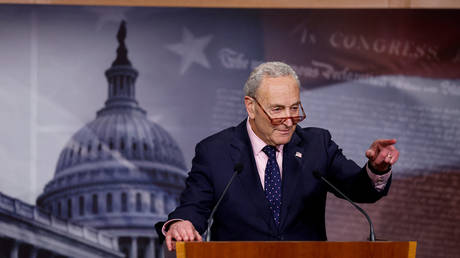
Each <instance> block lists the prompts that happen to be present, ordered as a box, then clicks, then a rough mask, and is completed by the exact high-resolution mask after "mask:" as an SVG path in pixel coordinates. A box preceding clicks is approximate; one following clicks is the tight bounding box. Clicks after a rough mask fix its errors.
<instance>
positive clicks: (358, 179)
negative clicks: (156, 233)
mask: <svg viewBox="0 0 460 258" xmlns="http://www.w3.org/2000/svg"><path fill="white" fill-rule="evenodd" d="M244 91H245V96H244V104H245V106H246V111H247V113H248V117H247V119H245V120H244V121H242V122H241V123H240V124H239V125H237V126H236V127H231V128H228V129H225V130H223V131H221V132H219V133H217V134H214V135H212V136H209V137H208V138H206V139H204V140H203V141H201V142H200V143H198V144H197V146H196V153H195V157H194V159H193V161H192V168H191V171H190V173H189V175H188V178H187V180H186V188H185V190H184V192H183V193H182V195H181V198H180V205H179V207H177V208H176V209H175V210H174V211H173V212H172V213H171V214H169V217H168V221H167V222H166V223H165V224H164V225H163V227H162V231H163V232H162V233H163V234H164V235H165V237H166V245H167V247H168V249H169V250H173V249H174V248H175V245H174V241H202V237H201V234H203V233H204V231H206V228H207V224H208V218H209V216H210V213H211V210H212V209H213V207H214V206H215V205H216V202H217V201H218V199H219V197H220V196H221V195H222V193H223V191H224V188H225V186H226V185H227V183H228V182H229V180H230V178H231V177H232V175H233V174H234V169H235V167H236V166H237V167H238V170H241V171H240V173H238V174H237V176H236V177H235V180H234V181H233V183H232V184H231V186H230V187H229V188H228V192H226V194H225V195H224V197H223V199H222V201H221V203H220V206H219V207H218V209H217V210H216V212H215V214H214V224H213V226H212V228H211V233H212V235H211V236H212V240H216V241H219V240H226V241H233V240H236V241H254V240H255V241H279V240H326V239H327V238H326V229H325V214H324V213H325V206H326V194H327V192H328V191H329V190H330V189H329V188H328V187H327V186H326V185H325V184H324V183H323V182H322V181H320V180H318V179H316V178H315V177H314V175H313V171H318V172H319V173H320V174H321V175H322V176H324V177H325V178H327V179H328V180H329V181H331V182H332V183H333V184H334V185H336V186H337V187H338V188H339V189H340V190H341V191H342V192H344V193H345V194H346V195H347V196H349V197H350V198H351V199H352V200H353V201H356V202H375V201H377V200H379V199H380V198H381V197H383V196H384V195H386V194H387V192H388V189H389V186H390V180H391V165H393V164H394V163H395V162H396V161H397V160H398V156H399V152H398V150H397V149H396V148H395V147H394V144H395V143H396V140H394V139H381V140H376V141H375V142H373V143H372V144H371V146H370V148H369V149H368V150H367V151H366V156H367V157H368V158H369V161H368V162H367V163H366V165H365V166H364V167H362V168H361V167H359V166H358V165H357V164H356V163H355V162H354V161H352V160H349V159H347V158H346V157H345V156H344V155H343V154H342V151H341V149H340V148H339V147H338V146H337V144H336V143H335V142H334V141H332V140H331V135H330V133H329V132H328V131H327V130H324V129H320V128H308V127H307V128H301V127H300V126H298V125H297V124H298V123H299V122H301V121H302V120H304V119H305V112H304V110H303V107H302V103H301V102H300V82H299V79H298V77H297V75H296V73H295V72H294V70H293V69H292V68H291V67H290V66H288V65H287V64H284V63H281V62H267V63H263V64H261V65H259V66H258V67H256V68H255V69H254V71H253V72H252V73H251V75H250V76H249V79H248V80H247V82H246V84H245V86H244ZM237 164H238V165H237ZM334 193H335V192H334ZM339 197H340V196H339Z"/></svg>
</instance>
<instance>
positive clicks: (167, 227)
mask: <svg viewBox="0 0 460 258" xmlns="http://www.w3.org/2000/svg"><path fill="white" fill-rule="evenodd" d="M178 221H183V219H170V220H168V221H166V222H165V224H163V227H162V228H161V233H163V236H166V233H167V232H168V230H169V227H170V226H171V225H172V224H173V223H174V222H178Z"/></svg>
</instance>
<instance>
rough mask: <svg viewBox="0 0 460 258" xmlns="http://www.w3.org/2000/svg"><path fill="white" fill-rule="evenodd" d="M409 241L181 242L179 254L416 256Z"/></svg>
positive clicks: (188, 257) (224, 257) (187, 257)
mask: <svg viewBox="0 0 460 258" xmlns="http://www.w3.org/2000/svg"><path fill="white" fill-rule="evenodd" d="M416 246H417V243H416V242H415V241H408V242H393V241H382V242H325V241H318V242H317V241H311V242H305V241H292V242H288V241H282V242H270V241H260V242H178V243H177V244H176V250H177V251H176V257H177V258H196V257H200V258H206V257H219V258H230V257H231V258H258V257H261V258H262V257H263V258H286V257H289V258H294V257H302V258H339V257H340V258H415V249H416Z"/></svg>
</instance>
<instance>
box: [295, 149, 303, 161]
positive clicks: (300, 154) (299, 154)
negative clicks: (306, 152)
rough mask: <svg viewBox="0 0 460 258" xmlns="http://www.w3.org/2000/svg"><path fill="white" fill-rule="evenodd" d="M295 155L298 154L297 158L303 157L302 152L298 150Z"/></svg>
mask: <svg viewBox="0 0 460 258" xmlns="http://www.w3.org/2000/svg"><path fill="white" fill-rule="evenodd" d="M295 156H296V157H297V158H299V159H301V158H302V153H300V152H298V151H297V152H296V153H295Z"/></svg>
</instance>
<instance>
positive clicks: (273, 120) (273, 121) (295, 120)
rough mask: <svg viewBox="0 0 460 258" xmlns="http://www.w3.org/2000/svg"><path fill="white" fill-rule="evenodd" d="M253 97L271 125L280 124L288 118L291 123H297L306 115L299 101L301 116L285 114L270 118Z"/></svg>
mask: <svg viewBox="0 0 460 258" xmlns="http://www.w3.org/2000/svg"><path fill="white" fill-rule="evenodd" d="M253 99H254V100H255V101H256V103H257V105H259V107H260V108H261V109H262V111H264V113H265V115H266V116H267V117H268V119H270V123H271V124H272V125H280V124H282V123H284V121H286V120H288V119H291V120H292V123H293V124H297V123H300V122H302V121H303V120H304V119H305V117H307V115H306V114H305V111H303V107H302V103H299V105H300V109H302V115H301V116H287V117H276V118H272V117H270V115H269V114H268V113H267V111H265V109H264V108H263V107H262V105H260V103H259V101H257V99H256V98H253Z"/></svg>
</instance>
